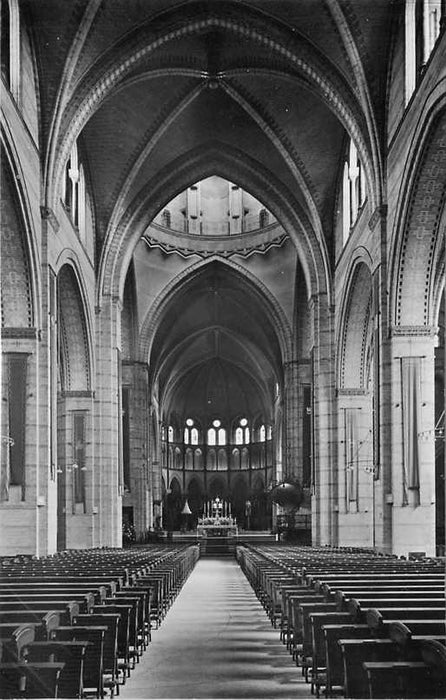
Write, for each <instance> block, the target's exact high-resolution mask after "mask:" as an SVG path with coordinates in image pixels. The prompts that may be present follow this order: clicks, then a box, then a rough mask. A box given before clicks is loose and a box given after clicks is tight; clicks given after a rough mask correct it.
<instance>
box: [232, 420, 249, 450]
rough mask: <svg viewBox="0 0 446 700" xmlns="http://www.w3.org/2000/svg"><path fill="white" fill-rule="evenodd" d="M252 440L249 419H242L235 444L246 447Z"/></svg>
mask: <svg viewBox="0 0 446 700" xmlns="http://www.w3.org/2000/svg"><path fill="white" fill-rule="evenodd" d="M249 440H250V431H249V428H248V420H247V418H240V421H239V425H238V427H237V428H236V431H235V444H236V445H246V444H248V443H249Z"/></svg>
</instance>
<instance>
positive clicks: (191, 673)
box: [121, 558, 310, 700]
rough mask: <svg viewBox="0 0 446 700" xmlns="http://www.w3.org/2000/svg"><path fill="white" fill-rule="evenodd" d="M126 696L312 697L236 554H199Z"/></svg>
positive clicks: (134, 675)
mask: <svg viewBox="0 0 446 700" xmlns="http://www.w3.org/2000/svg"><path fill="white" fill-rule="evenodd" d="M121 697H122V699H123V700H125V699H126V698H291V697H292V698H308V697H310V693H309V686H308V685H307V684H306V683H305V682H304V679H303V677H302V676H301V674H300V672H299V671H298V670H297V669H296V667H295V665H294V663H293V660H292V659H291V657H290V656H289V655H288V654H287V652H286V649H285V647H284V646H283V645H282V644H281V643H280V640H279V635H278V632H277V630H276V629H274V628H273V627H272V626H271V624H270V623H269V620H268V618H267V616H266V614H265V611H264V609H263V607H262V606H261V604H260V602H259V601H258V599H257V598H256V596H255V594H254V592H253V589H252V588H251V586H250V585H249V583H248V581H247V579H246V577H245V576H244V575H243V573H242V571H241V569H240V567H239V565H238V564H237V562H236V561H235V560H233V559H217V558H205V559H200V560H199V561H198V562H197V564H196V566H195V568H194V570H193V572H192V573H191V575H190V577H189V578H188V580H187V582H186V583H185V585H184V587H183V589H182V590H181V592H180V594H179V595H178V597H177V599H176V600H175V602H174V603H173V605H172V607H171V609H170V610H169V612H168V614H167V616H166V618H165V619H164V620H163V623H162V625H161V627H160V629H159V630H155V631H154V632H153V635H152V643H151V645H150V649H149V651H148V653H147V654H146V655H145V656H144V657H143V659H142V660H141V663H140V664H139V665H137V667H136V668H135V671H134V672H133V674H132V676H131V678H130V679H129V681H128V682H127V683H126V685H125V686H123V688H122V689H121Z"/></svg>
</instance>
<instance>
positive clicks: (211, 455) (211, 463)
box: [207, 450, 217, 471]
mask: <svg viewBox="0 0 446 700" xmlns="http://www.w3.org/2000/svg"><path fill="white" fill-rule="evenodd" d="M207 468H208V470H209V471H215V470H216V469H217V453H216V452H215V450H209V451H208V458H207Z"/></svg>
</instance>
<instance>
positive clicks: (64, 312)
mask: <svg viewBox="0 0 446 700" xmlns="http://www.w3.org/2000/svg"><path fill="white" fill-rule="evenodd" d="M57 298H58V314H57V318H58V345H59V358H58V399H57V426H58V431H57V435H58V448H57V464H58V469H57V476H58V479H57V483H58V492H57V493H58V508H57V548H58V549H59V550H61V549H65V548H67V547H70V546H72V543H73V542H76V541H77V542H79V541H85V544H86V545H87V544H88V538H87V537H86V535H85V531H86V530H87V528H88V523H87V521H86V520H85V518H84V517H82V516H85V514H86V513H87V508H88V505H89V499H90V491H91V488H92V472H91V469H92V464H91V455H90V454H89V448H88V445H89V444H91V434H92V400H93V396H92V392H91V359H90V343H89V336H88V329H87V321H86V314H85V304H84V301H83V298H82V293H81V289H80V285H79V281H78V278H77V275H76V272H75V270H74V268H73V267H72V266H71V265H70V264H68V263H67V264H65V265H63V267H62V268H61V269H60V271H59V274H58V277H57Z"/></svg>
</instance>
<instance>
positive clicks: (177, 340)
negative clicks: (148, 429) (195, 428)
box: [149, 263, 283, 418]
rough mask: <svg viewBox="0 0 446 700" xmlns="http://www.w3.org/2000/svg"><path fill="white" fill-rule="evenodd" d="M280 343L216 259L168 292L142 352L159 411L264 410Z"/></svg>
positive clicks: (248, 294)
mask: <svg viewBox="0 0 446 700" xmlns="http://www.w3.org/2000/svg"><path fill="white" fill-rule="evenodd" d="M282 359H283V358H282V348H281V347H280V341H279V338H278V332H277V330H276V329H275V328H274V321H273V319H272V318H270V317H269V314H268V309H266V308H265V307H264V306H262V302H261V300H260V298H259V295H258V294H257V293H256V290H254V289H253V288H251V287H250V285H249V284H248V283H247V282H246V281H245V280H244V279H242V278H241V277H240V276H239V275H237V273H235V272H233V271H231V270H229V269H228V268H226V266H224V265H221V264H219V263H212V264H210V265H208V266H206V267H205V268H204V269H203V271H202V272H201V273H200V274H198V275H196V276H195V277H194V278H193V279H192V280H191V281H190V282H188V283H186V284H185V285H184V286H183V287H182V288H180V289H179V290H178V291H177V293H176V294H174V295H172V298H171V299H170V301H169V303H168V305H167V307H166V309H165V310H164V312H163V315H162V321H161V323H160V324H159V327H158V330H157V332H156V335H155V338H154V341H153V344H152V348H151V356H150V362H149V364H150V366H151V370H152V376H153V381H154V382H155V383H157V384H158V386H159V393H160V399H161V403H162V405H163V406H164V407H165V411H166V414H167V415H169V413H170V411H173V410H175V411H176V412H177V413H178V414H179V415H181V416H182V417H183V418H186V417H187V414H188V413H192V414H193V415H195V416H206V415H210V414H215V415H219V416H220V417H227V418H233V417H234V416H235V415H237V413H238V412H241V413H244V412H245V413H248V415H250V416H252V415H255V414H256V413H263V414H264V415H266V414H268V413H269V412H270V410H271V405H272V398H273V392H274V386H275V383H276V382H279V381H280V379H281V373H282Z"/></svg>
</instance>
